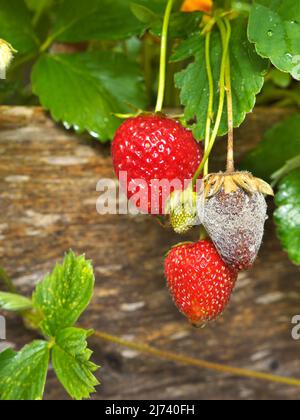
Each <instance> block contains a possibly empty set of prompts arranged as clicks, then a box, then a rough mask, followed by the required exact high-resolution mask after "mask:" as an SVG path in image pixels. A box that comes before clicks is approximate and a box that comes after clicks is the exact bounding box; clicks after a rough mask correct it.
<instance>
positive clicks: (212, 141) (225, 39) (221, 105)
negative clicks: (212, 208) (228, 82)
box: [193, 20, 231, 186]
mask: <svg viewBox="0 0 300 420" xmlns="http://www.w3.org/2000/svg"><path fill="white" fill-rule="evenodd" d="M217 24H218V27H219V30H220V33H221V38H222V45H223V54H222V63H221V72H220V81H219V89H220V99H219V107H218V112H217V117H216V122H215V126H214V129H213V132H212V135H211V138H210V142H209V146H208V148H207V150H206V152H205V153H204V157H203V159H202V162H201V163H200V166H199V168H198V169H197V171H196V173H195V175H194V178H193V186H195V185H196V182H197V179H198V178H199V176H200V175H201V173H202V171H203V169H204V166H205V163H206V162H207V159H208V158H209V156H210V154H211V151H212V149H213V147H214V144H215V141H216V138H217V136H218V132H219V128H220V124H221V120H222V115H223V109H224V102H225V70H226V63H227V56H228V50H229V42H230V37H231V33H230V32H227V30H226V27H225V25H224V23H223V21H222V20H219V21H218V22H217Z"/></svg>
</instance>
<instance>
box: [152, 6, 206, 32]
mask: <svg viewBox="0 0 300 420" xmlns="http://www.w3.org/2000/svg"><path fill="white" fill-rule="evenodd" d="M202 17H203V13H201V12H194V13H181V12H175V13H172V14H171V17H170V25H169V37H170V38H186V37H188V36H189V35H191V34H193V32H195V31H197V30H198V28H199V25H200V22H201V20H202ZM162 25H163V16H161V19H160V20H156V21H153V24H152V25H151V32H152V33H153V34H154V35H156V36H159V37H160V36H161V35H162Z"/></svg>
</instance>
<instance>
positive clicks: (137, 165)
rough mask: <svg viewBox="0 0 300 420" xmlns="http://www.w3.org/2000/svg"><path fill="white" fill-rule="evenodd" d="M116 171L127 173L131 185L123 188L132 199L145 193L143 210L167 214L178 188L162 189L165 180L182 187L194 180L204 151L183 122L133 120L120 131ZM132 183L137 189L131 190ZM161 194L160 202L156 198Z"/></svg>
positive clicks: (152, 117) (154, 118) (114, 146)
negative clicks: (169, 200) (167, 206)
mask: <svg viewBox="0 0 300 420" xmlns="http://www.w3.org/2000/svg"><path fill="white" fill-rule="evenodd" d="M112 157H113V164H114V169H115V172H116V175H117V177H118V178H119V179H120V172H126V173H127V185H123V183H122V181H121V184H122V187H123V188H124V189H125V190H126V191H127V197H128V199H130V198H131V197H133V195H135V194H136V193H138V192H140V193H141V199H140V200H139V201H138V202H137V203H136V204H137V207H138V208H139V210H141V211H143V212H145V213H151V214H160V215H162V214H164V213H165V204H166V201H167V198H168V196H169V194H170V193H171V192H173V191H174V190H175V189H177V188H175V187H174V186H173V187H171V189H170V188H168V185H166V186H159V185H158V182H159V181H162V180H166V181H169V182H171V181H174V180H178V181H179V182H180V183H181V186H180V188H181V189H182V188H183V186H184V184H183V183H184V181H185V180H190V179H192V178H193V176H194V174H195V172H196V170H197V168H198V166H199V164H200V162H201V160H202V157H203V150H202V147H201V146H200V144H198V143H197V142H196V140H195V139H194V137H193V135H192V133H191V132H190V131H189V130H187V129H186V128H184V127H183V126H182V125H181V124H180V123H179V122H177V121H175V120H172V119H170V118H167V117H164V116H158V115H143V116H139V117H136V118H131V119H129V120H127V121H126V122H124V123H123V124H122V125H121V127H120V128H119V129H118V131H117V133H116V135H115V138H114V141H113V144H112ZM131 182H132V186H133V188H129V185H130V183H131ZM155 192H157V194H156V196H157V197H158V199H157V200H156V202H154V201H155V200H154V199H153V198H152V195H153V194H155Z"/></svg>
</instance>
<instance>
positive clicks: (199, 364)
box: [94, 331, 300, 387]
mask: <svg viewBox="0 0 300 420" xmlns="http://www.w3.org/2000/svg"><path fill="white" fill-rule="evenodd" d="M94 335H95V337H97V338H99V339H100V340H104V341H107V342H110V343H114V344H117V345H119V346H122V347H126V348H129V349H132V350H135V351H137V352H140V353H143V354H147V355H149V356H154V357H158V358H160V359H162V360H168V361H171V362H175V363H181V364H183V365H187V366H194V367H196V368H200V369H208V370H213V371H216V372H220V373H226V374H230V375H234V376H240V377H245V378H252V379H259V380H262V381H268V382H273V383H281V384H285V385H291V386H296V387H300V380H299V379H294V378H287V377H282V376H275V375H271V374H268V373H263V372H255V371H251V370H248V369H240V368H235V367H232V366H227V365H222V364H218V363H210V362H207V361H205V360H201V359H195V358H192V357H188V356H184V355H182V354H176V353H173V352H169V351H164V350H159V349H157V348H155V347H151V346H148V345H147V344H142V343H136V342H133V341H127V340H124V339H122V338H119V337H116V336H113V335H110V334H107V333H105V332H102V331H96V332H95V334H94Z"/></svg>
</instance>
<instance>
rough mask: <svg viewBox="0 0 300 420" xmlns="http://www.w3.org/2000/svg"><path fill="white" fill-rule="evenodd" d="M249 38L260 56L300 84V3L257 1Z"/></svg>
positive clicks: (284, 0) (276, 0) (280, 0)
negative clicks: (267, 59) (289, 74)
mask: <svg viewBox="0 0 300 420" xmlns="http://www.w3.org/2000/svg"><path fill="white" fill-rule="evenodd" d="M248 34H249V40H250V41H251V42H253V43H255V47H256V51H257V52H258V54H260V55H261V56H262V57H266V58H269V59H270V60H271V62H272V63H273V64H274V66H275V67H277V68H278V69H279V70H282V71H284V72H288V73H291V74H292V76H293V77H294V78H295V79H297V80H300V2H299V1H298V0H297V1H295V0H256V2H255V4H254V5H253V6H252V8H251V13H250V19H249V29H248Z"/></svg>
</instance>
